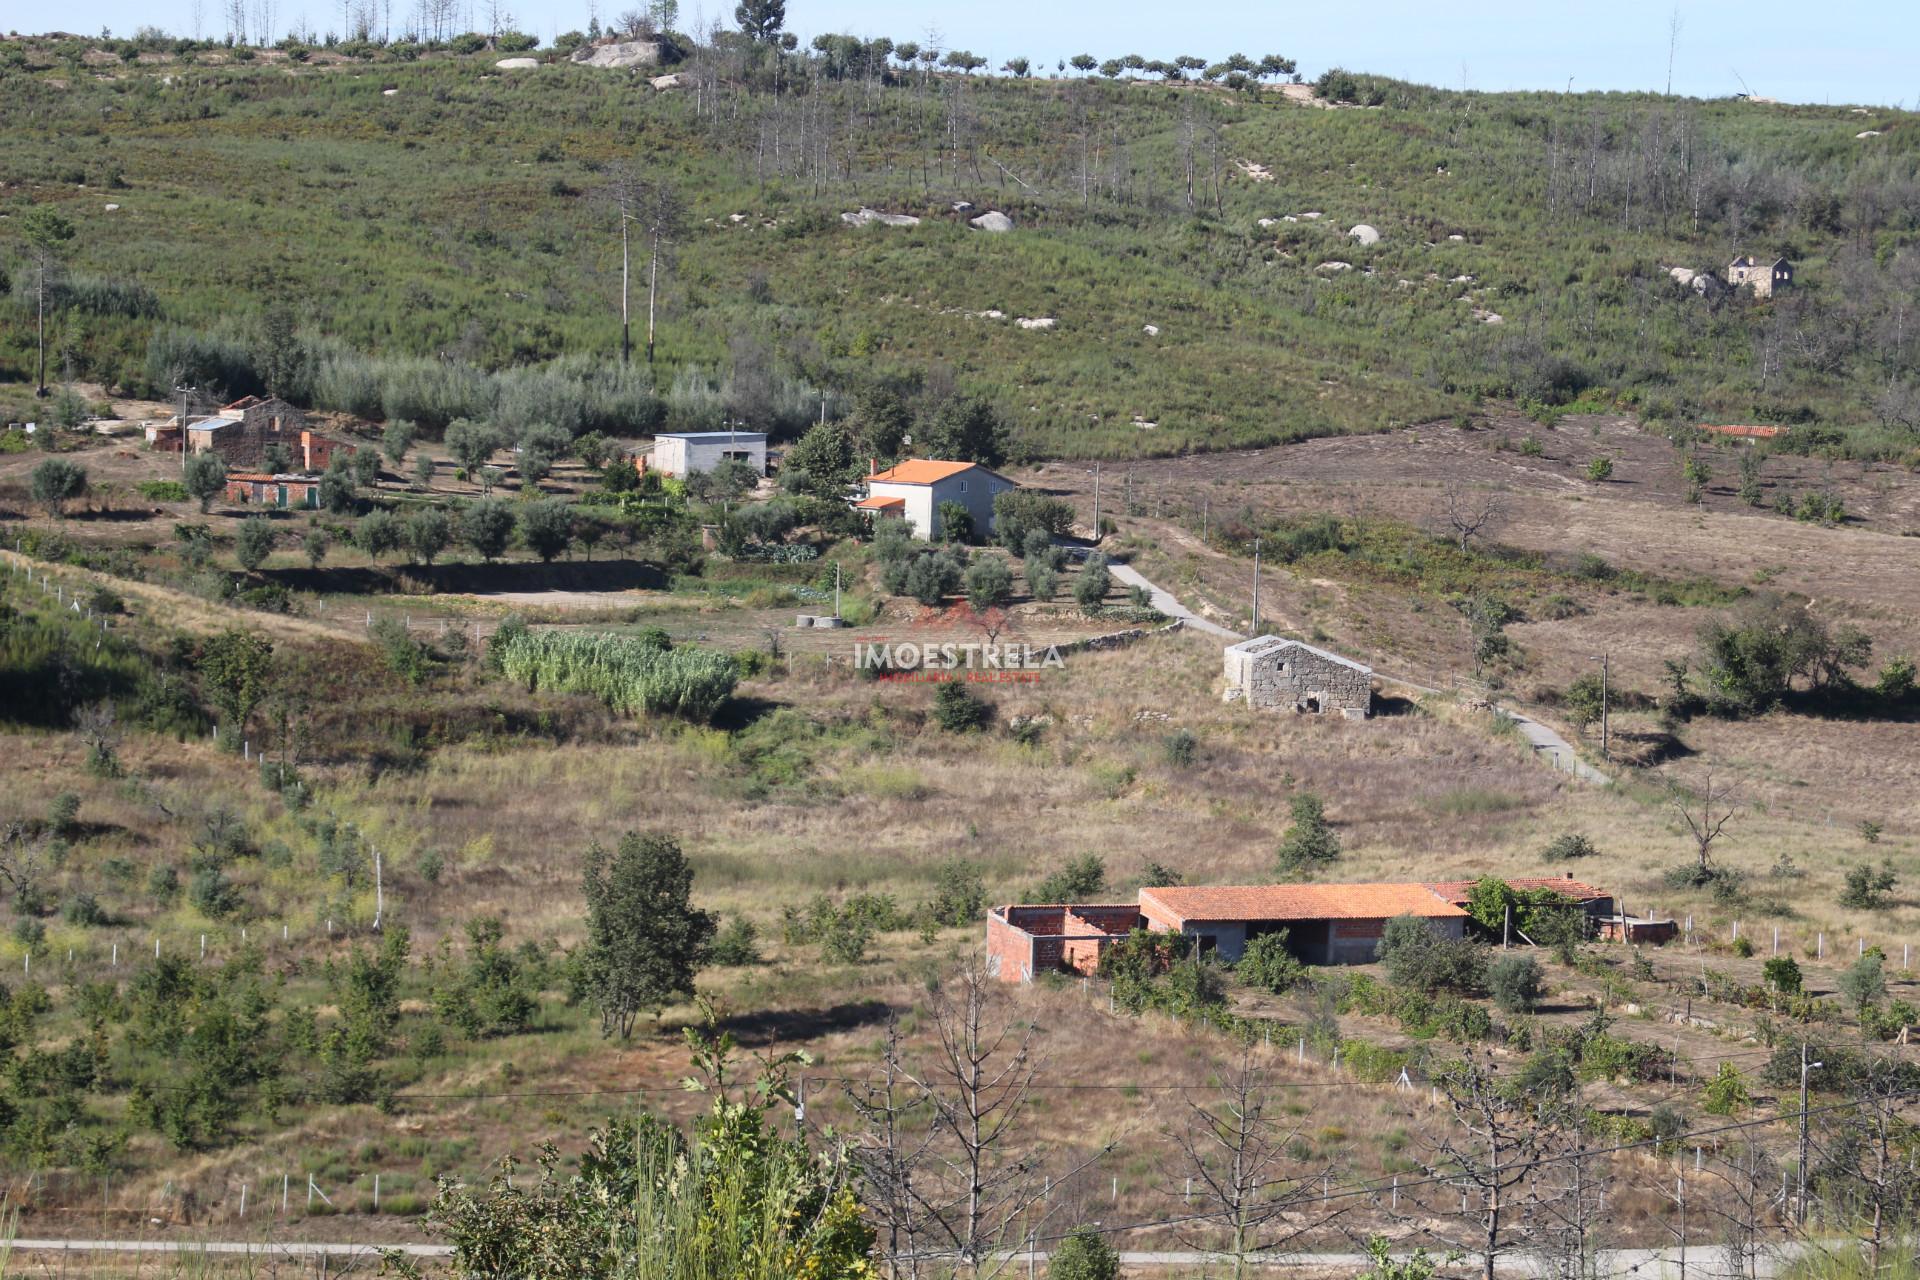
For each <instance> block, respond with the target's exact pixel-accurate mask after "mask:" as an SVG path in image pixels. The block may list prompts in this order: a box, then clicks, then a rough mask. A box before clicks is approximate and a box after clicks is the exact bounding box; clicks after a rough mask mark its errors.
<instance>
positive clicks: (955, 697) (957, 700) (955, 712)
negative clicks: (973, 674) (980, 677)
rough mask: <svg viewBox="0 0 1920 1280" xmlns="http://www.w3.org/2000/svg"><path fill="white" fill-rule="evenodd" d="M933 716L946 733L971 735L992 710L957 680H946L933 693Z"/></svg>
mask: <svg viewBox="0 0 1920 1280" xmlns="http://www.w3.org/2000/svg"><path fill="white" fill-rule="evenodd" d="M933 715H934V719H936V720H938V721H939V722H940V727H941V728H942V729H945V730H946V731H947V732H948V733H971V732H972V731H973V730H975V729H978V728H980V727H981V726H983V725H985V724H986V723H987V721H988V720H989V719H991V718H992V716H993V709H992V708H991V707H989V706H988V705H987V704H986V703H985V702H982V701H981V700H980V699H979V698H976V697H974V696H973V693H972V691H971V690H969V689H968V688H967V686H966V685H965V684H964V683H962V682H961V681H959V680H947V681H943V682H942V683H941V684H940V687H939V688H937V689H935V690H934V691H933Z"/></svg>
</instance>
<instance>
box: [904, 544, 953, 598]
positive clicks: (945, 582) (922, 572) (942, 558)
mask: <svg viewBox="0 0 1920 1280" xmlns="http://www.w3.org/2000/svg"><path fill="white" fill-rule="evenodd" d="M961 572H962V570H961V568H960V562H959V561H958V560H956V559H955V558H954V557H953V556H951V555H949V554H947V553H946V552H944V551H935V552H930V553H928V554H925V555H919V556H915V557H914V558H913V559H912V560H910V561H908V562H907V563H906V567H905V571H904V574H903V578H902V581H903V585H904V588H905V592H906V594H907V595H910V596H912V597H913V598H914V599H915V600H918V601H919V602H920V603H921V604H924V605H937V604H939V603H940V602H941V601H942V600H945V599H946V598H947V597H948V596H950V595H952V594H953V593H954V592H956V591H958V590H959V589H960V575H961Z"/></svg>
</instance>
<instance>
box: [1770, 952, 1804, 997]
mask: <svg viewBox="0 0 1920 1280" xmlns="http://www.w3.org/2000/svg"><path fill="white" fill-rule="evenodd" d="M1760 978H1761V981H1763V982H1765V983H1766V984H1767V985H1768V986H1769V987H1772V988H1773V989H1774V990H1775V991H1778V992H1779V993H1780V994H1781V995H1785V996H1797V995H1799V994H1800V988H1801V975H1800V964H1799V962H1798V961H1796V960H1795V959H1794V958H1793V957H1792V956H1774V957H1772V958H1771V959H1769V960H1768V961H1767V962H1766V963H1765V964H1763V965H1761V966H1760Z"/></svg>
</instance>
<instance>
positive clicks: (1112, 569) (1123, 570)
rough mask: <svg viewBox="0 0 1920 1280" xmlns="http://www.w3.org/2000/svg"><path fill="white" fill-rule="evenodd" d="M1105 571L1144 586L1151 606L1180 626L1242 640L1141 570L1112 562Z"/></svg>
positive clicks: (1120, 578) (1135, 584)
mask: <svg viewBox="0 0 1920 1280" xmlns="http://www.w3.org/2000/svg"><path fill="white" fill-rule="evenodd" d="M1107 571H1108V572H1109V573H1111V574H1113V576H1114V577H1115V578H1116V579H1117V580H1119V581H1121V582H1124V583H1126V584H1127V585H1128V586H1130V587H1145V588H1146V589H1147V590H1148V592H1150V593H1151V594H1152V596H1153V607H1154V608H1156V609H1158V610H1159V611H1160V612H1161V613H1164V614H1166V615H1167V616H1168V617H1169V618H1178V619H1180V624H1181V626H1182V627H1184V628H1186V629H1187V630H1190V631H1204V632H1206V633H1207V634H1208V635H1210V636H1219V637H1220V638H1221V639H1222V640H1244V639H1246V637H1245V636H1242V635H1236V634H1235V633H1234V632H1231V631H1229V630H1227V629H1226V628H1225V627H1223V626H1221V625H1220V624H1219V623H1217V622H1209V621H1208V620H1207V619H1205V618H1203V617H1201V616H1200V615H1199V614H1197V613H1195V612H1193V610H1191V609H1189V608H1187V606H1185V605H1183V604H1181V603H1180V601H1179V600H1178V599H1176V598H1175V597H1174V594H1173V593H1172V592H1171V591H1167V590H1165V589H1163V588H1161V587H1157V586H1155V585H1154V584H1153V583H1151V582H1148V581H1147V579H1146V578H1145V576H1143V575H1142V574H1141V572H1140V571H1139V570H1138V569H1136V568H1134V567H1133V566H1132V565H1130V564H1118V563H1113V564H1109V565H1108V566H1107Z"/></svg>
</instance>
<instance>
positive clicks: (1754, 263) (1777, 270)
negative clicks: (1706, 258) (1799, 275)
mask: <svg viewBox="0 0 1920 1280" xmlns="http://www.w3.org/2000/svg"><path fill="white" fill-rule="evenodd" d="M1727 283H1728V284H1730V285H1732V286H1733V287H1734V288H1736V289H1739V288H1750V289H1752V290H1753V296H1754V297H1756V298H1771V297H1772V296H1773V291H1774V290H1775V289H1780V288H1784V287H1786V286H1788V285H1791V284H1792V283H1793V264H1792V263H1791V262H1788V261H1787V260H1786V259H1785V258H1775V259H1774V260H1773V261H1772V262H1763V261H1761V260H1760V259H1759V258H1756V257H1754V256H1753V255H1752V254H1750V253H1743V254H1741V255H1740V256H1739V257H1737V258H1735V259H1734V260H1733V261H1732V262H1730V263H1728V264H1727Z"/></svg>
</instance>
